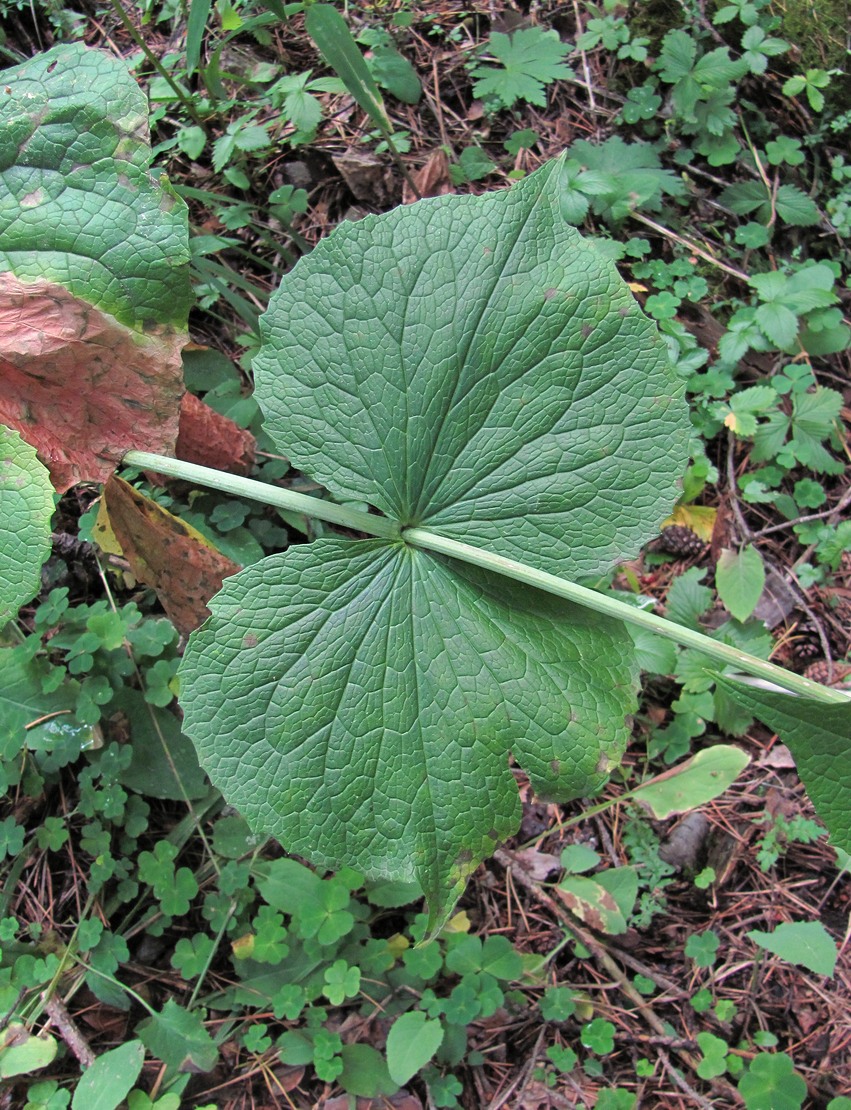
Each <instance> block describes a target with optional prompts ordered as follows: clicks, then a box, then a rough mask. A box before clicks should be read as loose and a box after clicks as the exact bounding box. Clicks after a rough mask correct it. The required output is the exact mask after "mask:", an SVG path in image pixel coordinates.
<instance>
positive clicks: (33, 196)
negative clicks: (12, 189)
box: [20, 189, 44, 208]
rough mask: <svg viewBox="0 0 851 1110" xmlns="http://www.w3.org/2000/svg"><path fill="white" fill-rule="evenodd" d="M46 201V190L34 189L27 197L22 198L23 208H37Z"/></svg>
mask: <svg viewBox="0 0 851 1110" xmlns="http://www.w3.org/2000/svg"><path fill="white" fill-rule="evenodd" d="M43 200H44V189H33V191H32V192H31V193H27V195H26V196H25V197H21V200H20V205H21V208H37V207H38V206H39V205H40V204H41V202H42V201H43Z"/></svg>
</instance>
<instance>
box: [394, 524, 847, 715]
mask: <svg viewBox="0 0 851 1110" xmlns="http://www.w3.org/2000/svg"><path fill="white" fill-rule="evenodd" d="M402 538H403V539H404V540H405V542H406V543H409V544H411V545H412V546H413V547H421V548H423V549H425V550H427V551H434V552H436V553H437V554H439V555H448V556H450V557H451V558H453V559H461V560H463V562H465V563H471V564H472V565H473V566H476V567H481V568H482V569H483V570H490V571H494V572H496V573H497V574H504V575H505V576H506V577H507V578H513V579H515V580H516V581H517V582H523V583H524V584H525V585H527V586H534V587H535V589H538V590H545V591H546V592H547V593H550V594H554V595H555V596H556V597H563V598H565V599H566V600H567V601H573V602H575V603H576V604H577V605H583V606H585V608H587V609H595V610H596V611H597V612H598V613H604V614H605V615H606V616H609V617H614V618H615V619H616V620H620V621H623V622H624V623H625V624H634V625H637V626H638V627H639V628H646V629H649V630H650V631H651V632H656V633H658V635H660V636H664V637H665V639H666V640H673V641H674V643H676V644H680V645H681V646H682V647H691V648H697V649H698V650H699V651H702V652H703V653H704V655H709V656H711V657H712V658H713V659H717V660H718V661H719V662H721V663H724V664H725V665H730V664H732V665H733V666H735V667H738V668H739V669H740V670H742V671H744V672H745V673H746V674H749V675H753V676H754V677H755V678H760V679H763V680H765V681H766V682H771V683H773V684H774V685H775V686H780V687H782V688H783V689H784V690H787V691H789V692H791V693H794V694H802V695H803V696H805V697H809V698H813V699H814V700H816V701H820V702H825V703H828V704H831V705H837V704H840V705H845V704H847V702H848V695H847V694H843V693H842V692H841V691H839V690H831V689H830V688H829V687H827V686H821V685H820V684H819V683H817V682H810V680H809V679H808V678H804V677H803V676H802V675H798V674H793V673H792V672H791V671H786V670H784V669H783V668H782V667H778V666H776V665H775V664H774V663H766V662H764V660H762V659H757V658H756V656H754V655H749V654H748V653H747V652H745V651H740V650H739V648H735V647H731V646H730V645H729V644H722V643H719V641H718V640H712V639H710V638H709V636H704V635H703V633H701V632H694V631H693V630H692V629H690V628H683V627H682V626H681V625H679V624H674V623H673V621H668V620H665V619H664V617H657V616H656V615H655V613H647V612H645V611H644V610H642V609H635V608H633V606H632V605H627V604H626V603H625V602H623V601H618V599H617V598H614V597H609V596H608V595H607V594H601V593H597V591H596V590H589V589H588V588H587V587H585V586H579V585H577V584H576V583H575V582H568V581H567V580H566V579H564V578H558V577H556V575H554V574H547V573H546V572H545V571H542V570H535V569H534V568H533V567H528V566H526V564H525V563H517V562H515V561H514V560H513V559H505V558H503V557H502V556H501V555H493V554H491V552H489V551H482V550H481V548H478V547H472V546H471V545H470V544H466V543H460V542H459V541H458V540H451V539H448V538H446V537H445V536H438V535H437V534H436V533H434V532H430V531H429V530H428V529H427V528H407V529H406V530H405V531H404V532H403V533H402Z"/></svg>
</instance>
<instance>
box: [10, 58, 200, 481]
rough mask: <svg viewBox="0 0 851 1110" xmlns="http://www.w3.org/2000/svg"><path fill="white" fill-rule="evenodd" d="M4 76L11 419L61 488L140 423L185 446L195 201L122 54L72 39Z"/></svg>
mask: <svg viewBox="0 0 851 1110" xmlns="http://www.w3.org/2000/svg"><path fill="white" fill-rule="evenodd" d="M3 76H4V85H5V86H6V88H7V93H6V94H5V95H4V96H3V97H2V99H0V136H2V137H0V182H2V185H0V242H2V249H0V306H2V307H0V372H1V373H2V375H3V381H4V389H3V395H2V397H0V420H2V421H3V422H4V423H6V424H9V425H11V426H12V427H15V428H17V429H18V430H19V431H20V432H21V434H22V435H23V436H24V437H25V438H26V439H27V441H28V442H30V443H32V444H33V445H34V446H36V447H37V448H38V450H39V453H40V455H41V457H42V458H43V459H44V461H45V462H46V463H47V464H48V466H49V468H50V471H51V474H52V476H53V480H54V484H55V485H56V487H57V489H59V490H65V489H67V488H68V487H69V486H70V485H72V484H73V483H74V482H76V481H80V480H82V479H94V480H104V479H106V477H108V475H109V474H110V473H111V471H112V470H113V468H114V466H115V463H116V462H117V461H118V460H119V459H120V458H121V456H122V455H123V454H124V453H125V452H126V451H127V450H128V448H129V447H131V446H135V445H136V444H137V443H138V442H139V438H140V436H141V437H143V438H144V439H145V441H146V442H147V443H151V444H158V445H159V447H160V449H162V450H163V451H167V452H168V451H171V449H172V448H173V447H174V440H175V436H176V434H177V417H178V412H177V405H178V402H179V399H180V394H181V392H182V388H183V387H182V384H181V365H180V348H181V347H182V346H183V344H184V343H185V341H186V334H185V326H186V316H187V313H188V310H189V306H190V303H191V292H190V288H189V278H188V261H189V243H188V232H187V221H186V208H185V205H184V204H183V202H182V201H181V200H179V199H178V198H177V197H175V196H174V195H173V193H172V192H171V191H170V189H169V187H168V184H167V183H166V182H165V180H164V179H163V180H156V179H155V178H153V177H152V176H151V174H150V173H149V171H148V162H149V160H150V153H151V152H150V144H149V141H148V124H147V102H146V100H145V96H144V94H143V93H142V91H141V89H140V88H139V87H138V85H137V84H136V82H135V80H134V79H133V78H132V77H131V75H130V74H129V72H128V71H127V68H126V66H124V65H123V64H122V63H121V62H120V61H118V60H117V59H115V58H113V57H111V56H110V55H108V54H106V53H104V52H102V51H98V50H87V49H86V48H85V47H83V46H80V45H78V44H74V45H69V46H60V47H56V48H54V49H53V50H51V51H49V52H48V53H46V54H42V55H40V56H38V57H36V58H33V59H31V60H30V61H27V62H25V63H23V64H22V65H19V66H16V67H14V68H12V69H8V70H5V71H4V75H3ZM107 376H108V377H109V380H110V387H109V389H104V388H103V382H104V380H105V378H106V377H107Z"/></svg>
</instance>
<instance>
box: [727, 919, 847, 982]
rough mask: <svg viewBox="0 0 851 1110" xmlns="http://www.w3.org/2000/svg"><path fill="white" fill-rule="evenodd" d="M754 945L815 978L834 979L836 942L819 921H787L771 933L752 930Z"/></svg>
mask: <svg viewBox="0 0 851 1110" xmlns="http://www.w3.org/2000/svg"><path fill="white" fill-rule="evenodd" d="M748 936H749V937H750V939H751V940H752V941H753V942H754V944H758V945H759V947H760V948H764V949H765V950H766V951H767V952H773V953H774V955H775V956H779V957H780V958H781V959H782V960H787V961H788V962H789V963H790V964H798V965H799V966H800V967H805V968H807V969H808V970H809V971H814V972H815V973H816V975H827V976H829V977H831V978H832V977H833V973H834V971H835V970H836V958H837V953H836V943H835V942H834V940H833V938H832V937H831V935H830V933H829V932H828V931H827V929H825V927H824V925H822V923H821V922H820V921H790V922H786V923H784V924H783V925H778V926H777V928H776V929H775V930H774V931H773V932H771V933H763V932H761V931H760V930H759V929H751V931H750V932H749V933H748Z"/></svg>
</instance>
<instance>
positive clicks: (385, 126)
mask: <svg viewBox="0 0 851 1110" xmlns="http://www.w3.org/2000/svg"><path fill="white" fill-rule="evenodd" d="M304 23H305V27H306V28H307V33H308V34H309V35H310V37H311V38H312V39H313V41H314V42H315V43H316V45H317V47H318V48H319V53H320V54H321V55H322V57H323V58H324V59H325V61H326V62H327V63H328V65H329V66H330V67H331V68H332V69H333V70H334V72H335V73H336V74H337V76H338V77H339V78H340V79H341V80H342V81H343V83H344V84H345V86H346V88H347V89H348V90H349V92H350V93H351V94H352V96H353V97H354V98H355V100H356V101H357V103H358V104H359V105H360V107H361V108H362V109H363V110H364V111H365V112H366V114H367V115H368V116H369V118H370V119H371V120H372V122H373V123H374V124H375V126H376V127H377V128H378V129H379V130H380V131H382V132H384V133H386V132H388V131H390V129H391V128H390V122H389V120H388V119H387V112H386V110H385V107H384V101H383V100H382V98H381V93H380V92H379V91H378V86H377V85H376V83H375V80H374V78H373V76H372V74H371V73H370V71H369V66H368V65H367V64H366V62H365V60H364V57H363V55H362V54H361V52H360V50H358V47H357V43H356V42H355V40H354V39H353V38H352V33H351V31H350V30H349V28H348V27H347V26H346V21H345V20H344V19H343V17H342V16H341V15H340V13H339V12H338V11H337V9H336V8H334V7H332V6H331V5H330V4H312V5H311V7H310V8H309V9H308V11H307V15H306V16H305V20H304Z"/></svg>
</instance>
